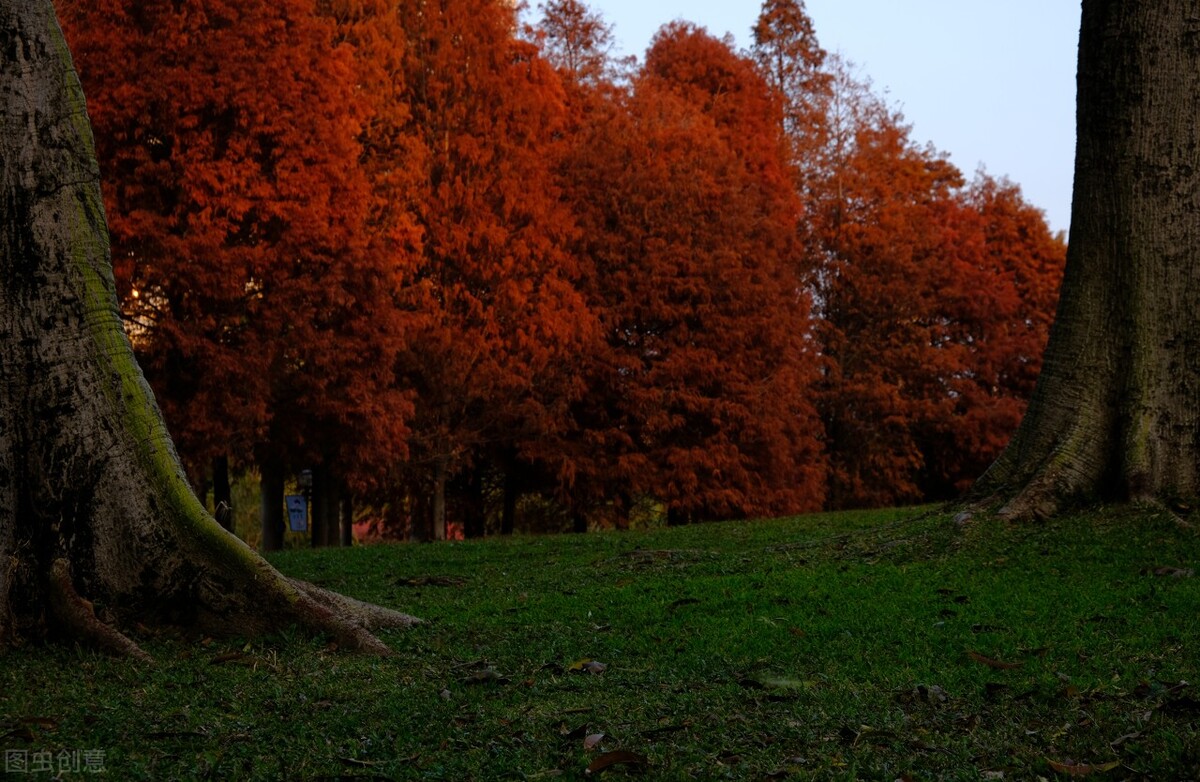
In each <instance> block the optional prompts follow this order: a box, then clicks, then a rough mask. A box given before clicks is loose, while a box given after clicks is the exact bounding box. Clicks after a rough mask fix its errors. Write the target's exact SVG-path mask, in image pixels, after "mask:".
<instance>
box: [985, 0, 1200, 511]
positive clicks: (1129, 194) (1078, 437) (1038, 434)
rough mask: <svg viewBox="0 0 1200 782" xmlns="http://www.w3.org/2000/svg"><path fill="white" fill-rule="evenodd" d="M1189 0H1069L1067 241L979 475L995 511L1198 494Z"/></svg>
mask: <svg viewBox="0 0 1200 782" xmlns="http://www.w3.org/2000/svg"><path fill="white" fill-rule="evenodd" d="M1197 24H1198V23H1197V8H1196V4H1195V2H1194V0H1084V2H1083V21H1082V24H1081V28H1080V45H1079V76H1078V85H1079V96H1078V111H1077V121H1078V129H1077V130H1078V147H1077V151H1076V158H1075V199H1074V205H1073V208H1072V212H1071V241H1070V247H1069V249H1068V253H1067V268H1066V276H1065V279H1064V281H1063V287H1062V296H1061V299H1060V301H1059V306H1058V314H1057V318H1056V320H1055V323H1054V328H1053V330H1052V332H1051V335H1050V342H1049V346H1048V347H1047V349H1046V356H1045V364H1044V367H1043V369H1042V374H1041V377H1040V379H1039V381H1038V385H1037V390H1036V391H1035V393H1034V396H1033V399H1032V401H1031V402H1030V405H1029V409H1028V412H1027V414H1026V416H1025V420H1024V421H1023V423H1022V424H1021V427H1020V430H1019V431H1018V432H1017V434H1016V436H1015V437H1014V439H1013V441H1012V443H1011V445H1010V446H1009V447H1008V449H1007V450H1006V451H1005V453H1004V454H1003V455H1002V456H1001V458H1000V459H999V460H998V461H997V462H996V463H995V464H994V465H993V466H992V467H991V468H990V469H989V470H988V472H987V473H986V474H985V475H984V477H983V478H982V479H981V480H980V481H979V483H978V485H977V488H976V490H975V492H974V495H975V497H974V498H975V500H976V501H977V502H980V503H981V504H986V503H989V502H994V503H996V504H1002V507H1001V510H1000V512H1001V514H1002V515H1006V516H1009V517H1016V518H1028V517H1040V516H1046V515H1049V514H1053V513H1055V512H1057V511H1058V510H1060V509H1061V508H1062V507H1063V506H1064V505H1066V504H1070V503H1076V502H1079V501H1088V500H1097V499H1101V500H1155V501H1162V502H1172V501H1175V500H1186V501H1187V502H1188V503H1192V502H1194V500H1195V499H1196V498H1197V497H1198V496H1200V361H1198V360H1197V356H1198V355H1200V218H1198V210H1200V122H1198V121H1197V118H1198V117H1200V45H1197V35H1198V29H1200V28H1197Z"/></svg>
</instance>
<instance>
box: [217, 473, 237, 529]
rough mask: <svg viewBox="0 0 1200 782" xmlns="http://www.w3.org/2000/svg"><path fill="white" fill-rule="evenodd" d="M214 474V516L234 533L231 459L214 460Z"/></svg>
mask: <svg viewBox="0 0 1200 782" xmlns="http://www.w3.org/2000/svg"><path fill="white" fill-rule="evenodd" d="M212 472H213V477H212V481H213V511H214V515H215V516H216V519H217V521H218V522H220V524H221V526H222V527H224V528H225V529H226V530H228V531H230V532H233V527H234V524H233V488H232V487H231V486H230V484H229V457H228V456H218V457H217V458H215V459H213V463H212ZM222 509H224V510H222Z"/></svg>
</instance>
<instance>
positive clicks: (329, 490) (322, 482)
mask: <svg viewBox="0 0 1200 782" xmlns="http://www.w3.org/2000/svg"><path fill="white" fill-rule="evenodd" d="M338 489H339V483H338V480H337V479H336V478H335V477H334V476H333V474H332V473H331V472H330V470H329V468H328V467H325V466H319V467H316V468H314V469H313V504H312V530H311V538H312V546H313V548H320V547H323V546H336V545H338V544H339V543H340V542H341V537H340V535H339V534H338V530H339V524H338V511H339V510H340V508H341V495H340V492H339V491H338Z"/></svg>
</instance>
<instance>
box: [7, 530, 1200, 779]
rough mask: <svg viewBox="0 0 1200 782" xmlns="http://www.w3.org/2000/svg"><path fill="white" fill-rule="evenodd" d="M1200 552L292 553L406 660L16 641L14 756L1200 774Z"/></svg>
mask: <svg viewBox="0 0 1200 782" xmlns="http://www.w3.org/2000/svg"><path fill="white" fill-rule="evenodd" d="M1198 560H1200V536H1198V535H1197V533H1196V532H1195V531H1193V530H1190V529H1183V528H1181V527H1180V526H1179V525H1177V524H1176V523H1175V522H1174V521H1173V520H1171V519H1169V518H1166V517H1165V516H1161V515H1156V514H1155V513H1153V512H1144V511H1138V510H1134V509H1127V508H1126V509H1110V510H1107V511H1102V512H1097V513H1092V514H1088V515H1083V516H1077V517H1072V518H1066V519H1061V520H1057V521H1054V522H1050V523H1046V524H1039V525H1023V526H1010V525H1006V524H1004V523H1001V522H998V521H995V520H987V519H983V520H976V521H973V522H971V523H969V524H968V525H966V526H965V527H959V526H957V525H955V524H954V523H953V522H952V521H951V519H950V517H949V515H947V514H939V513H925V512H923V511H921V510H908V511H884V512H869V513H849V514H837V515H821V516H810V517H802V518H795V519H783V520H774V521H763V522H753V523H744V524H742V523H730V524H719V525H717V524H714V525H705V526H697V527H690V528H682V529H671V530H661V531H654V532H640V533H603V534H592V535H587V536H579V537H518V538H514V539H512V540H494V541H486V542H479V543H463V544H443V545H425V546H414V545H401V546H379V547H363V548H355V549H351V550H334V551H321V552H312V551H288V552H284V553H283V554H281V555H278V556H277V557H275V560H274V561H275V562H276V564H277V565H278V566H279V567H280V568H282V569H283V570H284V571H285V572H287V573H290V574H294V575H297V576H300V577H302V578H307V579H310V580H313V581H315V582H317V583H320V584H322V585H325V586H328V587H330V588H332V589H336V590H339V591H343V592H346V593H348V594H351V595H354V596H357V597H360V598H364V599H367V600H371V601H375V602H380V603H383V604H386V605H391V606H396V607H398V608H401V609H402V610H405V611H408V612H411V613H414V614H417V615H419V616H422V617H424V618H425V619H427V620H428V624H426V625H423V626H421V627H418V628H416V629H413V630H409V631H405V632H397V633H391V634H388V635H387V636H386V640H387V641H388V642H389V643H390V644H391V645H392V647H393V648H394V649H395V650H396V651H397V655H396V656H395V657H393V658H389V659H374V658H368V657H362V656H358V655H353V654H347V653H345V652H341V651H337V650H332V649H330V648H328V647H327V646H326V645H325V643H324V641H323V640H321V639H309V638H305V637H300V636H298V635H289V636H285V637H275V638H270V639H264V640H254V641H251V642H247V641H245V640H240V641H239V640H234V641H228V640H221V641H211V640H208V639H199V640H197V639H185V638H172V637H169V636H159V637H155V638H147V639H141V640H143V642H144V646H145V647H146V648H147V649H148V651H150V652H151V653H152V654H153V655H154V656H155V657H156V658H157V659H158V660H159V664H158V665H156V666H153V667H145V666H141V665H138V664H136V663H132V662H128V661H114V660H110V659H106V658H103V657H99V656H97V655H95V654H94V653H92V652H88V651H82V650H78V649H74V648H71V647H68V646H58V647H49V648H45V647H42V648H26V649H21V650H17V651H13V652H10V653H8V654H7V655H5V656H2V657H0V736H2V737H3V738H0V749H4V750H18V751H20V752H26V753H30V754H31V753H33V752H35V751H36V752H54V753H57V752H59V751H60V750H68V751H71V750H76V749H80V750H82V749H98V750H103V751H104V762H105V767H106V769H107V770H108V775H109V777H111V778H117V779H122V780H124V779H155V780H158V779H253V778H260V779H309V778H374V779H437V780H467V779H478V780H493V779H552V778H561V779H585V778H589V777H588V776H587V775H585V773H584V770H585V769H586V768H587V766H588V764H589V763H591V762H592V761H593V760H594V759H595V758H596V757H597V756H599V755H601V754H602V753H605V752H609V751H614V750H625V751H630V752H634V753H637V754H639V755H641V756H644V757H645V758H646V760H647V764H646V765H645V766H625V765H620V766H614V767H612V768H610V769H609V770H607V771H605V772H603V774H602V776H604V777H611V778H624V777H627V776H632V775H638V776H641V777H643V778H650V779H785V778H786V779H880V780H888V781H889V782H890V781H891V780H895V779H903V778H911V779H998V778H1001V777H1000V776H999V774H1000V773H1001V772H1002V773H1003V774H1004V776H1003V778H1004V779H1036V778H1037V777H1038V776H1044V777H1046V778H1054V777H1055V776H1056V772H1055V770H1054V769H1053V767H1052V766H1051V761H1054V762H1056V763H1063V764H1076V765H1090V766H1093V767H1095V766H1103V765H1105V764H1109V763H1111V762H1118V763H1119V765H1117V766H1116V767H1114V768H1112V769H1111V770H1108V771H1106V772H1103V773H1101V772H1099V771H1097V773H1096V776H1097V778H1111V779H1120V778H1149V779H1188V778H1200V728H1198V726H1197V724H1198V717H1200V693H1198V692H1197V691H1196V688H1195V687H1192V686H1189V685H1187V684H1185V682H1196V681H1198V680H1200V670H1198V668H1200V651H1198V650H1200V620H1198V618H1197V616H1198V613H1197V609H1200V579H1197V578H1195V577H1192V576H1191V575H1190V574H1189V570H1190V569H1191V568H1194V567H1196V566H1197V563H1198ZM1167 568H1177V569H1180V570H1165V569H1167ZM972 652H974V653H976V654H977V655H980V656H982V657H984V658H988V659H990V660H992V661H999V662H1003V663H1006V664H1011V665H1016V667H1008V668H997V667H993V666H990V665H988V664H986V663H985V662H981V661H980V660H979V659H976V658H974V657H972V656H971V654H970V653H972ZM583 659H593V660H597V661H600V662H602V663H604V664H605V665H606V666H607V668H606V669H605V670H604V671H603V672H601V673H586V672H582V671H573V670H571V667H572V664H573V663H576V662H577V661H579V660H583ZM1017 664H1019V665H1017ZM595 734H604V737H603V738H602V739H601V740H600V741H599V743H598V745H597V746H595V747H593V748H591V749H590V750H589V749H588V748H586V747H585V741H587V738H586V737H588V736H593V737H594V735H595ZM45 776H48V775H43V777H45ZM79 776H84V777H86V776H87V775H86V774H81V775H79ZM14 778H16V777H15V776H14Z"/></svg>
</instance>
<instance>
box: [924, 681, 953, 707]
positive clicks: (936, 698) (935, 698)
mask: <svg viewBox="0 0 1200 782" xmlns="http://www.w3.org/2000/svg"><path fill="white" fill-rule="evenodd" d="M917 695H918V696H919V697H920V698H921V700H923V701H925V702H926V703H945V702H946V701H948V700H950V695H949V693H947V692H946V691H945V690H944V689H942V688H941V687H939V686H938V685H936V684H934V685H931V686H929V687H926V686H925V685H924V684H918V685H917Z"/></svg>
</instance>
